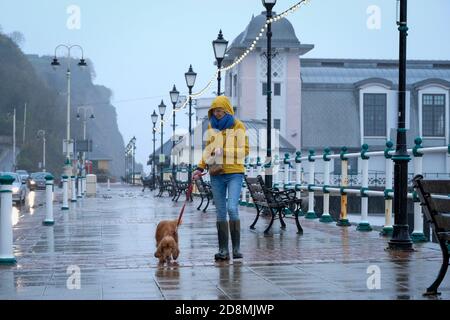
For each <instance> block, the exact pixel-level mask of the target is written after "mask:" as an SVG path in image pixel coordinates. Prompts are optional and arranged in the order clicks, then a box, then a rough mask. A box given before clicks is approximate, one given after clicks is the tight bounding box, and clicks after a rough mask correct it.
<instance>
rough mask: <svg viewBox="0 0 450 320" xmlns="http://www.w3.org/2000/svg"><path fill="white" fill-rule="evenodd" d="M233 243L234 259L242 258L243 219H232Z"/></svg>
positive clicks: (231, 232)
mask: <svg viewBox="0 0 450 320" xmlns="http://www.w3.org/2000/svg"><path fill="white" fill-rule="evenodd" d="M230 234H231V243H232V244H233V259H242V257H243V256H242V253H241V251H240V250H241V221H240V220H236V221H231V220H230Z"/></svg>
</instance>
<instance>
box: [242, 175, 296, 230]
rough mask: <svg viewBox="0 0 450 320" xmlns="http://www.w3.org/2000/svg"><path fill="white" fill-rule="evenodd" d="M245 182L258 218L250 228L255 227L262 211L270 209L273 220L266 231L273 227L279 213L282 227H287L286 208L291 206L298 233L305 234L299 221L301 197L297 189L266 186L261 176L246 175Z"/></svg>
mask: <svg viewBox="0 0 450 320" xmlns="http://www.w3.org/2000/svg"><path fill="white" fill-rule="evenodd" d="M245 183H246V184H247V188H248V190H249V192H250V196H251V197H252V199H253V203H254V204H255V207H256V218H255V220H254V221H253V223H252V224H251V226H250V229H255V224H256V222H257V221H258V219H259V216H260V214H261V211H262V210H264V209H268V210H269V211H270V213H271V215H272V217H271V220H270V223H269V225H268V226H267V228H266V229H265V230H264V233H265V234H267V233H268V232H269V230H270V228H271V227H272V224H273V221H274V220H275V217H276V216H277V214H278V217H279V219H280V223H281V228H282V229H285V228H286V223H285V222H284V220H283V216H284V209H285V208H289V209H291V210H292V211H293V213H294V217H295V224H296V225H297V233H298V234H303V228H302V226H301V225H300V222H299V221H298V212H299V210H300V207H301V202H302V200H301V199H298V198H297V197H296V192H295V190H286V191H277V190H274V189H269V188H267V187H266V186H265V184H264V180H263V178H262V177H261V176H258V177H256V178H249V177H247V176H245Z"/></svg>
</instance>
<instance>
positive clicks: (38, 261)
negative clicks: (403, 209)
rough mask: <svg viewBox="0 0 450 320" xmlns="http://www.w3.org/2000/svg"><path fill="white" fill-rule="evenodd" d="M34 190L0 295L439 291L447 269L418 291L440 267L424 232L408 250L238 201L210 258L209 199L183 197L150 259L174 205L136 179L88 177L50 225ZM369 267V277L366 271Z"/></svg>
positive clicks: (262, 296) (387, 296)
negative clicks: (160, 249) (230, 233)
mask: <svg viewBox="0 0 450 320" xmlns="http://www.w3.org/2000/svg"><path fill="white" fill-rule="evenodd" d="M43 200H44V198H43V193H42V192H36V193H33V194H30V195H29V200H28V202H27V204H26V205H25V206H24V207H22V208H16V209H15V210H16V211H15V212H13V215H15V219H13V220H14V227H13V228H14V231H13V235H14V254H15V256H16V259H17V265H15V266H0V299H38V300H45V299H51V300H77V299H80V300H101V299H103V300H180V299H181V300H229V299H232V300H239V299H242V300H313V299H314V300H335V299H340V300H368V299H374V300H393V299H396V300H402V299H444V300H448V299H449V298H450V276H449V275H447V277H446V278H445V279H444V281H443V283H442V285H441V287H440V291H441V292H442V295H441V296H439V297H437V298H436V297H432V298H427V297H423V296H422V293H423V292H424V290H425V289H426V288H427V287H428V286H429V285H430V284H431V283H432V282H433V281H434V279H435V277H436V275H437V272H438V270H439V268H440V261H441V253H440V250H439V247H438V246H437V245H436V244H435V243H424V244H415V245H414V249H415V250H414V252H409V253H405V252H392V251H388V250H386V248H387V245H388V244H387V242H388V240H389V239H388V238H383V237H381V236H379V234H378V232H375V231H373V232H359V231H357V230H356V227H355V226H351V227H346V228H343V227H337V226H336V225H335V224H324V223H320V222H319V221H318V220H307V219H305V218H300V222H301V224H302V226H303V229H304V234H303V235H298V234H297V233H296V227H295V223H294V220H293V219H292V218H290V217H287V218H286V223H287V228H286V230H282V229H281V228H280V224H279V221H275V223H274V225H273V227H272V232H271V233H270V234H269V235H264V233H263V230H264V229H265V227H266V225H267V223H268V220H267V218H265V217H262V218H260V220H259V221H258V223H257V224H256V229H255V230H250V229H249V228H248V227H249V226H250V224H251V223H252V221H253V219H254V217H255V209H252V208H246V207H241V209H240V210H241V212H240V215H241V226H242V234H241V249H242V253H243V255H244V259H242V260H237V261H233V260H230V261H228V262H215V261H214V259H213V257H214V253H215V252H216V250H217V231H216V226H215V219H216V218H215V211H214V207H211V208H210V209H209V210H208V211H207V212H206V213H203V212H201V211H198V210H196V207H197V206H198V203H199V199H198V198H194V202H193V203H188V204H187V207H186V211H185V213H184V216H183V224H182V225H181V226H180V229H179V239H180V243H179V246H180V252H181V253H180V256H179V258H178V261H177V262H176V263H171V264H170V265H164V266H161V265H159V264H158V260H157V259H156V258H155V257H154V251H155V239H154V234H155V229H156V225H157V224H158V222H159V221H161V220H168V219H176V218H177V217H178V214H179V212H180V209H181V207H182V205H183V201H182V200H180V201H178V202H177V203H174V202H172V201H171V200H170V198H169V197H163V198H156V197H154V194H153V193H151V192H149V191H146V192H142V191H141V190H140V188H138V187H135V188H133V187H129V186H124V185H121V184H116V185H112V188H111V190H110V191H108V190H106V188H105V187H104V186H99V193H98V194H97V196H96V197H92V198H83V199H79V200H78V201H77V202H76V203H71V204H70V205H71V209H70V210H68V211H62V210H61V209H60V208H61V203H60V202H61V197H60V191H59V190H57V193H56V195H55V203H54V216H55V225H54V226H51V227H47V226H43V225H42V221H43V220H44V217H45V211H44V206H43ZM374 272H375V273H376V274H379V278H374Z"/></svg>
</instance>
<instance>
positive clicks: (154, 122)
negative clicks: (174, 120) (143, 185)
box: [151, 110, 158, 189]
mask: <svg viewBox="0 0 450 320" xmlns="http://www.w3.org/2000/svg"><path fill="white" fill-rule="evenodd" d="M151 117H152V123H153V165H152V173H153V189H155V188H156V187H155V181H156V180H155V179H156V172H155V168H156V155H155V144H156V138H155V134H156V122H158V115H157V114H156V111H155V110H153V113H152V116H151Z"/></svg>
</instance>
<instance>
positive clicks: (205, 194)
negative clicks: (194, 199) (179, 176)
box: [194, 176, 213, 212]
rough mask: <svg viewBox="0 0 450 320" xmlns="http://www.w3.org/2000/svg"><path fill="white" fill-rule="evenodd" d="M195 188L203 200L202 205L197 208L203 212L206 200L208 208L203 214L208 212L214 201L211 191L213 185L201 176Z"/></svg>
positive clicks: (196, 180)
mask: <svg viewBox="0 0 450 320" xmlns="http://www.w3.org/2000/svg"><path fill="white" fill-rule="evenodd" d="M194 181H195V186H196V187H197V190H198V193H199V195H200V198H201V199H202V200H201V202H200V205H199V206H198V207H197V210H201V208H202V205H203V201H204V200H205V199H206V200H207V202H206V206H205V208H203V212H206V209H208V206H209V202H210V201H211V200H212V199H213V194H212V190H211V185H210V184H209V183H206V182H205V180H203V178H202V177H201V176H200V177H199V178H198V179H195V180H194Z"/></svg>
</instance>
